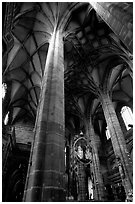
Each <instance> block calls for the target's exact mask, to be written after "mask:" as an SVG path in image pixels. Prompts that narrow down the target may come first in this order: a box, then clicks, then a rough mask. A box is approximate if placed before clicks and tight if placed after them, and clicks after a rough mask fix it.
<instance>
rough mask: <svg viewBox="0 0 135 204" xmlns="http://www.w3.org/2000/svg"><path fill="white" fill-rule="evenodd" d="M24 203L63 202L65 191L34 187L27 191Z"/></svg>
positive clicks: (54, 188)
mask: <svg viewBox="0 0 135 204" xmlns="http://www.w3.org/2000/svg"><path fill="white" fill-rule="evenodd" d="M25 201H26V202H65V201H66V191H65V189H62V188H56V187H45V188H42V189H41V188H39V187H35V188H32V189H31V190H28V191H27V196H26V200H25Z"/></svg>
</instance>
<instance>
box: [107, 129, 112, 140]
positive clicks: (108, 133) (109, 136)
mask: <svg viewBox="0 0 135 204" xmlns="http://www.w3.org/2000/svg"><path fill="white" fill-rule="evenodd" d="M106 138H107V140H109V139H110V138H111V135H110V132H109V129H108V127H106Z"/></svg>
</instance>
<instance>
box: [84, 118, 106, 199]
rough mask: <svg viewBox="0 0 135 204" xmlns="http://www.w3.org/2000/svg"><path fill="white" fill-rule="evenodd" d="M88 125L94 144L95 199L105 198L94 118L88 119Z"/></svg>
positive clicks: (90, 137)
mask: <svg viewBox="0 0 135 204" xmlns="http://www.w3.org/2000/svg"><path fill="white" fill-rule="evenodd" d="M87 124H88V125H87V126H88V134H89V140H90V141H91V146H92V164H91V167H92V172H93V178H94V199H95V200H100V201H103V200H104V185H103V179H102V174H101V170H100V161H99V155H98V143H99V138H98V135H96V134H95V131H94V128H93V124H92V118H91V117H90V118H89V121H87Z"/></svg>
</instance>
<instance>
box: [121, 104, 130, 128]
mask: <svg viewBox="0 0 135 204" xmlns="http://www.w3.org/2000/svg"><path fill="white" fill-rule="evenodd" d="M121 115H122V118H123V120H124V123H125V126H126V128H127V130H129V129H130V128H131V127H133V113H132V111H131V109H130V108H129V107H128V106H123V107H122V109H121Z"/></svg>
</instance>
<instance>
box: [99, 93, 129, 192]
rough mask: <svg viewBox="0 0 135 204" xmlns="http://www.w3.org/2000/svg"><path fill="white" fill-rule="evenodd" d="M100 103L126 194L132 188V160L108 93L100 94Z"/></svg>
mask: <svg viewBox="0 0 135 204" xmlns="http://www.w3.org/2000/svg"><path fill="white" fill-rule="evenodd" d="M100 94H101V103H102V108H103V112H104V116H105V119H106V123H107V126H108V129H109V131H110V135H111V141H112V145H113V149H114V153H115V156H116V159H117V160H118V167H119V171H120V175H121V178H122V181H123V185H124V187H125V190H126V193H128V191H129V190H131V189H132V188H133V176H132V172H133V169H132V160H131V158H130V154H129V152H128V150H127V146H126V142H125V139H124V135H123V132H122V130H121V127H120V124H119V121H118V118H117V115H116V112H115V109H114V107H113V104H112V101H111V99H110V96H109V93H105V92H101V93H100Z"/></svg>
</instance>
